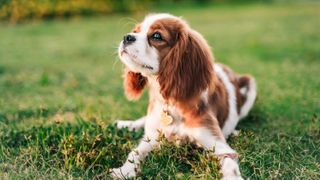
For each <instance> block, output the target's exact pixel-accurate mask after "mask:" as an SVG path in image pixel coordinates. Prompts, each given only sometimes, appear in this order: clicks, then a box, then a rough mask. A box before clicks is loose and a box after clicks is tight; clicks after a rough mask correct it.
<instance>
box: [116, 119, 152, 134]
mask: <svg viewBox="0 0 320 180" xmlns="http://www.w3.org/2000/svg"><path fill="white" fill-rule="evenodd" d="M146 118H147V117H146V116H144V117H141V118H139V119H137V120H117V121H116V124H117V128H118V129H122V128H128V129H129V130H130V131H135V130H139V129H141V128H143V127H144V124H145V121H146Z"/></svg>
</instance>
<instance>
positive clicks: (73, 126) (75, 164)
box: [0, 0, 320, 179]
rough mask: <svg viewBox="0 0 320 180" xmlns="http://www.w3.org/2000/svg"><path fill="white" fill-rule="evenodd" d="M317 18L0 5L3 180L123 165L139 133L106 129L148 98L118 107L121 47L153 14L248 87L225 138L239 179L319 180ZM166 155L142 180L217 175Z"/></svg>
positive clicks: (245, 11)
mask: <svg viewBox="0 0 320 180" xmlns="http://www.w3.org/2000/svg"><path fill="white" fill-rule="evenodd" d="M319 10H320V2H319V0H0V179H1V177H9V178H10V177H11V178H27V177H30V178H34V177H38V178H51V179H56V178H59V177H60V178H62V179H64V178H65V177H70V178H89V179H90V178H94V177H96V176H97V175H99V174H101V173H102V172H104V171H106V170H108V169H109V168H111V167H115V166H119V165H121V164H122V162H123V161H124V159H125V158H126V155H127V153H128V151H130V149H132V147H133V146H134V145H135V143H136V142H137V140H138V139H139V137H141V132H140V133H136V134H133V135H132V134H131V133H129V132H127V131H117V130H115V129H114V126H112V125H111V124H112V123H113V122H114V120H115V119H136V118H139V117H141V116H143V115H144V114H145V113H146V109H147V103H148V97H147V93H144V95H143V97H142V99H141V100H140V101H138V102H129V101H127V100H126V98H125V97H124V94H123V87H122V78H121V76H122V70H123V67H124V66H123V65H122V63H121V62H120V61H119V59H118V57H117V47H118V44H119V42H120V41H121V39H122V37H123V35H124V34H125V33H127V32H129V31H131V30H132V28H133V27H134V25H135V24H136V23H137V22H140V21H141V20H142V19H143V17H144V16H145V15H146V14H148V13H151V12H168V13H172V14H174V15H176V16H182V17H183V18H184V19H186V20H187V21H188V22H189V24H190V26H191V27H192V28H193V29H195V30H197V31H199V32H200V33H201V34H203V35H204V37H205V38H206V40H207V41H208V43H209V44H210V46H211V47H212V51H213V53H214V55H215V58H216V61H217V62H220V63H225V64H227V65H228V66H230V67H231V68H232V69H234V70H235V71H236V72H239V73H244V74H247V73H248V74H252V75H253V76H254V77H255V78H256V80H257V83H258V99H257V102H256V105H255V106H254V108H253V110H252V111H251V113H250V115H249V116H248V117H247V118H246V119H244V120H243V121H242V122H241V123H240V125H239V129H241V132H240V135H239V137H233V138H231V139H230V140H229V142H230V144H231V146H232V147H234V148H235V149H236V150H237V151H238V152H239V153H240V162H241V163H240V165H241V166H240V168H241V171H242V173H243V175H244V177H247V178H252V179H292V178H293V177H294V178H297V179H319V177H320V174H319V168H320V166H319V162H320V159H319V158H320V156H319V154H320V151H319V146H320V130H319V129H320V128H319V127H320V122H319V116H320V95H319V89H320V78H319V77H320V11H319ZM162 152H163V153H159V152H158V153H156V154H152V155H150V158H149V159H147V160H146V161H145V163H144V164H143V166H144V168H143V172H142V174H143V177H155V176H158V177H160V178H164V179H165V178H167V177H168V176H179V177H184V178H199V177H202V178H208V179H214V178H217V176H218V175H217V171H215V169H214V168H212V167H213V166H211V165H209V164H208V162H205V161H200V160H205V159H207V158H206V157H205V156H202V155H199V157H198V156H194V155H192V154H191V155H186V156H184V154H183V152H187V151H179V153H180V154H179V153H178V155H177V158H176V159H175V158H172V156H171V155H172V154H175V153H176V152H177V151H170V150H169V149H167V150H164V151H162ZM188 152H189V150H188ZM190 152H191V151H190ZM200 154H201V152H200ZM168 157H170V158H168ZM180 157H184V158H180ZM191 157H192V158H191ZM193 158H194V159H193ZM197 158H198V159H197ZM199 159H200V160H199ZM206 163H207V164H206ZM195 164H196V165H195ZM206 167H210V168H211V169H210V168H209V169H210V170H208V169H206ZM159 168H161V171H160V172H159V170H158V169H159Z"/></svg>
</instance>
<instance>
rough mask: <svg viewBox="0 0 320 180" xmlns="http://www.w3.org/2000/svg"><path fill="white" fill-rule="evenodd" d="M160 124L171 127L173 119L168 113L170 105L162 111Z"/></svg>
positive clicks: (166, 105) (165, 106)
mask: <svg viewBox="0 0 320 180" xmlns="http://www.w3.org/2000/svg"><path fill="white" fill-rule="evenodd" d="M160 122H161V124H162V125H163V126H169V125H170V124H172V122H173V117H172V116H171V115H170V114H169V111H168V104H165V105H164V107H163V109H162V113H161V120H160Z"/></svg>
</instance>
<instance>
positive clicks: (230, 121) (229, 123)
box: [214, 64, 239, 138]
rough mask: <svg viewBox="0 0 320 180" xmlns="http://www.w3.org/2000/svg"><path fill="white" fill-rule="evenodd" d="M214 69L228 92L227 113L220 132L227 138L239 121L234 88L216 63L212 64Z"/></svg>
mask: <svg viewBox="0 0 320 180" xmlns="http://www.w3.org/2000/svg"><path fill="white" fill-rule="evenodd" d="M214 69H215V71H216V73H217V76H218V77H219V78H220V79H221V81H222V82H223V84H224V86H225V88H226V89H227V92H228V105H229V114H228V117H227V120H226V122H225V124H224V126H223V128H222V132H223V134H224V136H225V137H226V138H227V137H228V136H229V135H230V134H231V133H232V132H233V131H234V130H235V128H236V126H237V124H238V122H239V116H238V112H237V101H236V90H235V88H234V86H233V84H232V83H231V82H230V79H229V77H228V75H227V73H225V72H224V70H223V68H222V67H221V66H220V65H219V64H216V65H215V66H214Z"/></svg>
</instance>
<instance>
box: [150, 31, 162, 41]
mask: <svg viewBox="0 0 320 180" xmlns="http://www.w3.org/2000/svg"><path fill="white" fill-rule="evenodd" d="M151 37H152V39H153V40H155V41H161V40H162V37H161V34H160V33H158V32H156V33H153V34H152V36H151Z"/></svg>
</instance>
